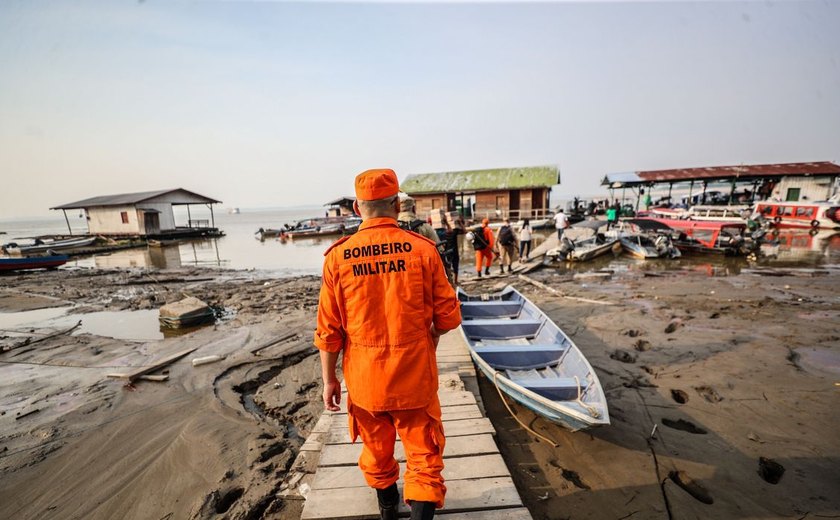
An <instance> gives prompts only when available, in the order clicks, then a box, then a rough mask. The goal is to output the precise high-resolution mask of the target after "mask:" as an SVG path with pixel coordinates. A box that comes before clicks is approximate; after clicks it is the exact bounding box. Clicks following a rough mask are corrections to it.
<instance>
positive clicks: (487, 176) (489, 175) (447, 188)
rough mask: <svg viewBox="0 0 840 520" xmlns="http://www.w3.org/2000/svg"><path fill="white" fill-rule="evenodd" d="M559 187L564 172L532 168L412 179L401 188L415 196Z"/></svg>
mask: <svg viewBox="0 0 840 520" xmlns="http://www.w3.org/2000/svg"><path fill="white" fill-rule="evenodd" d="M555 184H560V168H558V167H557V166H532V167H528V168H497V169H494V170H472V171H466V172H443V173H423V174H415V175H409V176H408V178H406V179H405V180H404V181H403V182H402V184H400V188H401V189H402V191H404V192H406V193H408V194H409V195H412V194H421V193H457V192H462V191H494V190H512V189H513V190H518V189H523V188H550V187H551V186H554V185H555Z"/></svg>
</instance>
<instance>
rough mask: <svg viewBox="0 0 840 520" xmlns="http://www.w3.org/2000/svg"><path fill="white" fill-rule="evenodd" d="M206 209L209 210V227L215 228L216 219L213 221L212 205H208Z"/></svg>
mask: <svg viewBox="0 0 840 520" xmlns="http://www.w3.org/2000/svg"><path fill="white" fill-rule="evenodd" d="M207 207H208V208H210V227H212V228H215V227H216V219H215V217H213V205H212V204H208V205H207Z"/></svg>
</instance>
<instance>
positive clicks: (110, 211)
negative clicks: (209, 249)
mask: <svg viewBox="0 0 840 520" xmlns="http://www.w3.org/2000/svg"><path fill="white" fill-rule="evenodd" d="M219 203H220V201H218V200H216V199H211V198H210V197H205V196H204V195H199V194H198V193H194V192H191V191H188V190H185V189H183V188H177V189H172V190H161V191H145V192H141V193H122V194H119V195H105V196H100V197H93V198H90V199H85V200H80V201H77V202H71V203H69V204H62V205H61V206H56V207H54V208H50V209H56V210H59V209H60V210H62V211H63V212H64V219H65V220H66V221H67V229H68V230H69V229H70V222H69V219H68V218H67V210H77V209H78V210H82V211H84V212H85V216H86V218H87V223H88V234H90V235H104V236H111V237H136V236H142V237H149V238H157V237H166V238H174V237H193V236H219V235H220V234H221V233H220V232H219V230H218V229H217V228H216V222H215V217H214V215H213V205H214V204H219ZM193 205H201V206H206V207H207V208H209V209H210V219H209V220H208V219H195V220H194V219H193V218H192V213H191V211H190V206H193ZM174 206H186V209H187V225H186V226H178V225H177V224H176V223H175V212H174V211H173V207H174ZM70 234H71V235H72V234H73V232H72V230H71V231H70Z"/></svg>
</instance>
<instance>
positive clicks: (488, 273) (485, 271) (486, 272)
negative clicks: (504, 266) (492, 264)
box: [484, 267, 490, 276]
mask: <svg viewBox="0 0 840 520" xmlns="http://www.w3.org/2000/svg"><path fill="white" fill-rule="evenodd" d="M484 274H486V275H488V276H489V275H490V268H489V267H485V268H484Z"/></svg>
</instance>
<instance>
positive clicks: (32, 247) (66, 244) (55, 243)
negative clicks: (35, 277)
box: [3, 237, 96, 256]
mask: <svg viewBox="0 0 840 520" xmlns="http://www.w3.org/2000/svg"><path fill="white" fill-rule="evenodd" d="M94 242H96V237H79V238H68V239H65V240H41V239H35V242H34V243H33V244H23V245H22V244H17V243H14V242H12V243H9V244H6V245H4V246H3V249H5V250H6V253H8V254H10V255H21V256H25V255H32V254H38V253H46V252H47V251H62V250H67V249H75V248H78V247H87V246H89V245H91V244H93V243H94Z"/></svg>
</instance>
